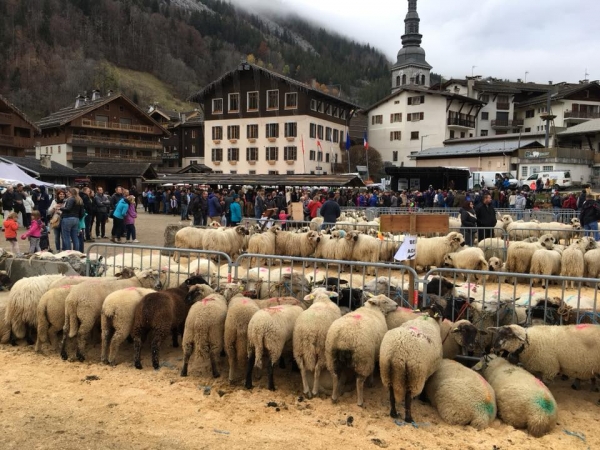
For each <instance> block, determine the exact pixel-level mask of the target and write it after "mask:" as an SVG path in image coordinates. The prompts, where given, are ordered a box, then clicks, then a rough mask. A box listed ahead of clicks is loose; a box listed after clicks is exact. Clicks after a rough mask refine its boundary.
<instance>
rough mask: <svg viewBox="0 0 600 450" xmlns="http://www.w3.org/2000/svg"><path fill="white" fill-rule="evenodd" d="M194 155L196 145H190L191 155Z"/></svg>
mask: <svg viewBox="0 0 600 450" xmlns="http://www.w3.org/2000/svg"><path fill="white" fill-rule="evenodd" d="M194 153H196V145H194V144H192V155H193V154H194Z"/></svg>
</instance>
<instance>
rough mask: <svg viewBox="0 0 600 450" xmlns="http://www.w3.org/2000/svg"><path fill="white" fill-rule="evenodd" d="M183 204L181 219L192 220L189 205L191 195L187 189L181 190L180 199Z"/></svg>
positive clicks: (181, 204)
mask: <svg viewBox="0 0 600 450" xmlns="http://www.w3.org/2000/svg"><path fill="white" fill-rule="evenodd" d="M179 203H180V206H181V220H190V217H189V215H188V205H189V203H190V195H189V192H188V190H187V189H183V190H182V191H181V198H180V200H179Z"/></svg>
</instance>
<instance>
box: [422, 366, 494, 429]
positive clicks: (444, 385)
mask: <svg viewBox="0 0 600 450" xmlns="http://www.w3.org/2000/svg"><path fill="white" fill-rule="evenodd" d="M465 390H467V391H468V395H465ZM425 393H426V395H427V398H429V400H430V401H431V404H432V405H433V406H435V407H436V409H437V411H438V413H439V414H440V417H441V418H442V419H443V420H444V421H445V422H446V423H449V424H451V425H471V426H472V427H474V428H476V429H477V430H483V429H484V428H487V427H488V426H490V424H491V423H492V422H493V421H494V419H495V418H496V412H497V410H496V393H495V392H494V389H493V388H492V386H490V384H489V383H488V382H487V381H486V380H485V378H483V377H482V376H481V375H479V374H478V373H477V372H475V371H473V370H471V369H468V368H466V367H465V366H463V365H462V364H460V363H458V362H456V361H452V360H449V359H444V360H442V361H441V362H440V365H439V367H438V369H437V370H436V371H435V373H434V374H433V375H432V376H431V377H430V378H429V380H427V383H426V385H425Z"/></svg>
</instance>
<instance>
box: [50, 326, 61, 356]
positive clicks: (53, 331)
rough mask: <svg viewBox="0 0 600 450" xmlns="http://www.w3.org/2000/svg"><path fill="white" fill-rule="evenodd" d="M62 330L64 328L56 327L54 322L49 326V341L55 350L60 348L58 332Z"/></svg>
mask: <svg viewBox="0 0 600 450" xmlns="http://www.w3.org/2000/svg"><path fill="white" fill-rule="evenodd" d="M61 330H62V328H58V327H55V326H54V325H52V324H50V327H48V341H49V342H50V346H51V347H52V348H53V349H55V350H56V349H58V345H59V343H58V333H59V331H61Z"/></svg>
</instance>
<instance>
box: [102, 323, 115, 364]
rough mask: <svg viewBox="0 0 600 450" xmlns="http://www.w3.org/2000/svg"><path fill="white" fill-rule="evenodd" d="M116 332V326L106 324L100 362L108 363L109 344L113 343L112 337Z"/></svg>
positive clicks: (103, 330)
mask: <svg viewBox="0 0 600 450" xmlns="http://www.w3.org/2000/svg"><path fill="white" fill-rule="evenodd" d="M114 334H115V330H114V328H112V327H110V326H106V327H104V328H103V329H102V347H101V349H100V362H101V363H102V364H108V358H107V353H108V346H109V344H112V338H113V336H114Z"/></svg>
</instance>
